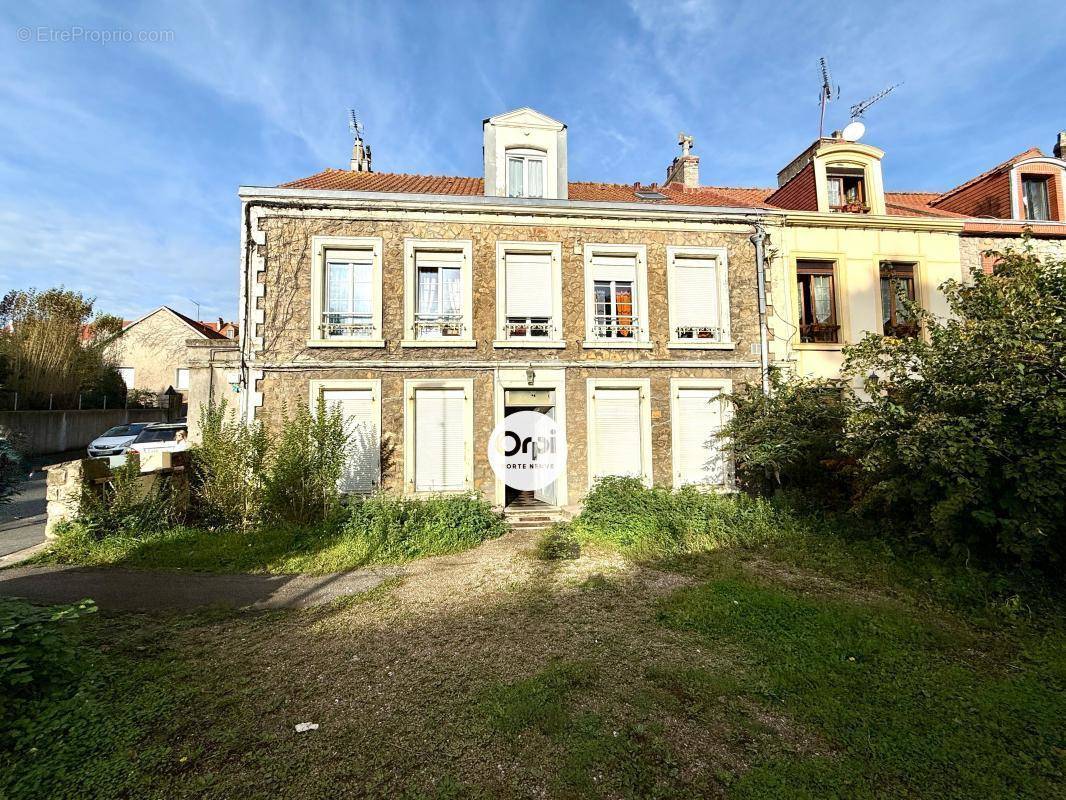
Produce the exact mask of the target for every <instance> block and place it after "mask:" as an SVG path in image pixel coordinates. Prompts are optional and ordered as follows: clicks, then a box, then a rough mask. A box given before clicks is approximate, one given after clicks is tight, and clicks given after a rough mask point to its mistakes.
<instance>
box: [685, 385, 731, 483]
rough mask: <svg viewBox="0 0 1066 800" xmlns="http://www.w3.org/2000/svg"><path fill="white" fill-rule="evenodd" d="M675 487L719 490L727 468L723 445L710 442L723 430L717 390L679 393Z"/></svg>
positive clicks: (720, 397)
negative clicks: (699, 486) (694, 485)
mask: <svg viewBox="0 0 1066 800" xmlns="http://www.w3.org/2000/svg"><path fill="white" fill-rule="evenodd" d="M675 407H676V409H677V419H676V420H674V424H675V425H676V426H677V432H676V433H677V435H676V437H675V441H676V442H677V447H678V454H677V471H678V474H677V475H676V476H675V479H676V485H678V486H683V485H684V484H686V483H698V484H710V485H714V486H720V485H721V484H724V483H725V478H726V468H725V456H724V450H723V448H722V443H721V442H719V441H718V440H717V439H715V438H713V437H714V435H715V434H716V433H718V431H719V430H721V428H722V394H721V392H720V391H718V390H717V389H678V392H677V404H676V406H675Z"/></svg>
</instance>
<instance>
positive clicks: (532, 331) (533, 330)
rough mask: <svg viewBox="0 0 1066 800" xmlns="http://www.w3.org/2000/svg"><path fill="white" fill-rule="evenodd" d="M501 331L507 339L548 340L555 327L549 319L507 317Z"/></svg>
mask: <svg viewBox="0 0 1066 800" xmlns="http://www.w3.org/2000/svg"><path fill="white" fill-rule="evenodd" d="M503 330H504V333H505V334H506V335H507V338H508V339H548V338H551V335H552V333H554V332H555V326H554V325H553V324H552V321H551V318H550V317H508V318H507V322H506V323H504V326H503Z"/></svg>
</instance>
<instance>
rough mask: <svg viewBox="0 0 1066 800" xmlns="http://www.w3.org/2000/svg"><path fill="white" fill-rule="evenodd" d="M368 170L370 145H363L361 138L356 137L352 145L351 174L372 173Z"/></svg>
mask: <svg viewBox="0 0 1066 800" xmlns="http://www.w3.org/2000/svg"><path fill="white" fill-rule="evenodd" d="M373 171H374V170H372V169H371V168H370V145H368V144H364V143H363V137H361V136H357V137H356V139H355V142H354V144H352V172H373Z"/></svg>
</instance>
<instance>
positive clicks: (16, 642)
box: [0, 598, 96, 719]
mask: <svg viewBox="0 0 1066 800" xmlns="http://www.w3.org/2000/svg"><path fill="white" fill-rule="evenodd" d="M94 611H96V606H95V605H94V604H93V602H92V601H91V600H82V601H81V602H80V603H75V604H73V605H57V606H34V605H31V604H29V603H27V602H25V601H24V600H15V599H9V598H0V719H4V718H6V717H7V716H8V714H9V713H10V709H9V707H8V706H7V704H8V703H10V702H12V701H18V700H26V699H32V698H35V697H41V696H43V695H44V694H46V693H47V692H49V691H51V690H52V689H54V688H56V687H57V686H61V685H62V684H63V683H65V682H66V681H67V680H68V679H69V678H70V676H71V675H72V674H73V673H74V671H75V668H76V665H77V659H76V656H75V650H74V647H73V645H72V644H71V643H70V641H69V640H68V639H67V636H66V631H65V630H64V628H65V626H66V625H67V624H68V623H70V622H72V621H73V620H76V619H77V618H78V617H81V616H84V615H85V614H91V613H93V612H94Z"/></svg>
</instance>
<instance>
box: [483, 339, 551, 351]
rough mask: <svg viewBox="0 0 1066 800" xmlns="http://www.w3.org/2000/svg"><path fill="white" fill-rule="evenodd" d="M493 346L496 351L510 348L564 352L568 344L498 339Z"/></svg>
mask: <svg viewBox="0 0 1066 800" xmlns="http://www.w3.org/2000/svg"><path fill="white" fill-rule="evenodd" d="M492 346H493V347H495V348H496V349H501V348H509V347H540V348H546V349H555V350H562V349H563V348H564V347H566V342H564V341H563V340H562V339H496V340H495V341H493V343H492Z"/></svg>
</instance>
